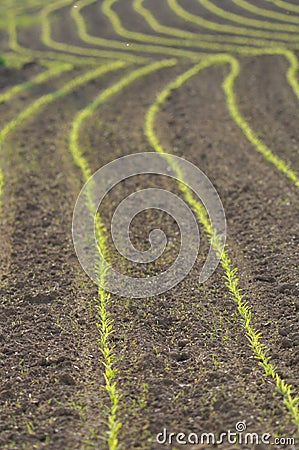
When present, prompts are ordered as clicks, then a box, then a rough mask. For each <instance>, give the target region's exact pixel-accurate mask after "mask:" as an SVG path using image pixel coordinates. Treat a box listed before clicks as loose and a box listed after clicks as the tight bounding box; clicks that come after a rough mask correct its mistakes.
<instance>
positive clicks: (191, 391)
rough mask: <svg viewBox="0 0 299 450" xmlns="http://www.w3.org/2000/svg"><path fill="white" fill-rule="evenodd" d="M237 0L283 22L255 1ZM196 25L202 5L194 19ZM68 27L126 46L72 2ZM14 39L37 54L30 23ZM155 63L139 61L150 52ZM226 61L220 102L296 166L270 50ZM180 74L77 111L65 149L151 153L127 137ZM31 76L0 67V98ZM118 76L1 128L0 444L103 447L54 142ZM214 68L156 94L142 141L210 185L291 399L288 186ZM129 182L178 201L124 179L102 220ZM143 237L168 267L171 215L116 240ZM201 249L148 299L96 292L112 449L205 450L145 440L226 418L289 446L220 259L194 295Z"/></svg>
mask: <svg viewBox="0 0 299 450" xmlns="http://www.w3.org/2000/svg"><path fill="white" fill-rule="evenodd" d="M128 3H129V2H128ZM165 3H166V4H165V5H164V2H163V6H161V9H160V15H159V2H157V1H154V0H153V1H151V0H148V1H146V2H145V5H146V6H147V7H148V8H149V9H150V10H151V11H152V12H153V13H154V12H155V16H156V17H157V18H159V20H160V22H161V23H164V24H167V25H168V26H173V27H177V28H179V27H180V28H181V29H184V30H189V31H193V32H197V31H198V28H197V26H196V25H195V24H191V23H187V22H185V21H184V20H183V19H182V18H179V17H177V16H176V15H175V14H174V13H173V12H172V11H170V10H169V9H168V8H167V2H165ZM223 3H225V5H226V6H225V7H226V8H227V10H230V11H232V12H234V13H236V14H238V13H239V9H238V8H237V7H236V6H232V7H231V9H230V4H231V3H232V2H223ZM252 3H254V4H255V5H259V4H260V3H262V4H263V6H264V7H265V8H266V6H267V8H268V9H269V10H271V11H276V12H277V11H278V10H279V11H280V12H282V10H281V9H279V8H277V7H276V6H275V5H273V6H271V2H269V3H268V2H257V1H256V2H252ZM74 4H75V3H74ZM181 4H182V5H183V2H181ZM217 4H220V2H219V1H218V3H217ZM292 4H294V5H295V4H296V3H295V2H293V3H292ZM265 5H266V6H265ZM185 6H186V9H188V8H189V11H190V12H193V13H194V14H196V15H198V16H199V15H201V10H200V7H199V6H198V5H197V4H196V1H194V2H192V1H191V0H188V2H186V5H185ZM187 7H188V8H187ZM83 11H85V10H83ZM115 11H117V13H118V14H119V16H120V17H121V18H122V23H123V26H124V27H126V28H128V29H130V30H137V31H138V32H143V33H147V34H150V33H151V34H153V33H154V32H153V31H152V30H151V29H150V27H149V25H148V24H147V23H146V22H145V21H144V19H141V18H139V19H138V14H137V13H136V12H133V11H131V8H130V6H129V4H128V5H126V4H124V2H122V4H121V5H118V6H117V7H115ZM284 12H285V11H284ZM246 14H247V17H251V18H253V17H256V16H254V15H253V14H251V13H249V12H248V13H244V14H243V15H246ZM67 15H68V8H62V9H61V10H58V11H56V12H55V14H53V15H51V20H52V21H53V38H55V39H56V40H57V41H59V42H65V43H67V44H73V45H80V46H81V47H82V48H83V50H82V55H83V56H84V48H87V44H86V43H83V42H81V41H80V39H79V37H78V34H77V32H76V28H74V27H75V26H74V23H73V22H72V20H71V19H70V18H67V19H66V20H65V21H64V20H63V17H67ZM291 15H292V17H293V16H294V17H295V13H291ZM211 16H212V13H208V12H207V11H205V13H202V17H205V18H207V19H209V20H211ZM84 18H85V20H86V22H87V23H88V29H89V32H90V33H91V34H93V35H98V36H102V37H105V38H107V39H114V40H120V41H124V40H125V39H124V38H122V37H120V36H118V35H117V34H116V32H115V30H113V28H112V26H111V23H110V22H109V21H108V19H107V17H104V16H103V15H101V14H100V10H99V7H98V8H96V6H95V5H90V6H88V7H87V8H86V11H85V13H84ZM259 19H261V18H260V17H259ZM264 19H265V18H264ZM213 20H217V17H216V19H215V16H213ZM268 20H270V19H268ZM298 20H299V19H298ZM218 23H227V21H225V19H219V20H218ZM298 23H299V22H298ZM281 25H282V31H283V26H284V24H281ZM200 31H202V30H200ZM215 34H216V32H215ZM37 36H38V37H37ZM6 37H7V35H6V33H4V32H3V45H2V50H3V52H5V51H7V50H8V48H9V47H8V41H7V39H6ZM164 37H166V36H164ZM125 41H126V40H125ZM19 42H20V44H22V45H24V46H25V47H28V48H29V49H33V48H34V49H36V48H40V49H44V51H45V49H46V47H45V46H44V45H43V44H42V42H41V41H40V24H36V23H34V24H32V25H31V26H28V27H27V28H22V27H20V30H19ZM89 48H95V47H92V46H90V47H89ZM170 48H171V47H170ZM101 49H103V48H101ZM47 50H50V49H47ZM106 50H107V49H106ZM51 51H53V50H52V49H51ZM55 51H56V50H55ZM194 51H201V50H199V49H197V50H194ZM204 51H205V50H204ZM135 54H138V55H141V54H142V53H140V52H138V53H137V52H135ZM82 55H81V56H82ZM124 55H125V52H124ZM295 55H296V52H295ZM143 56H148V55H147V54H145V55H143ZM162 56H163V55H158V56H157V57H156V56H155V55H154V56H153V55H149V57H151V58H153V60H154V59H157V60H158V59H162ZM297 56H298V53H297ZM167 57H168V55H167ZM111 59H113V58H111ZM238 60H239V63H240V65H241V71H240V75H239V77H238V79H237V81H236V83H235V93H236V97H237V99H238V107H239V111H240V113H241V114H242V116H243V117H245V118H246V120H247V122H248V123H249V125H250V126H251V128H252V129H253V130H255V133H256V134H257V135H258V136H259V137H260V139H262V141H263V142H264V143H266V144H267V146H268V147H269V148H270V149H271V150H272V152H273V153H274V154H276V155H278V156H280V157H281V158H282V159H283V160H284V161H285V162H286V163H287V164H288V165H289V167H291V168H292V169H293V170H294V171H295V172H296V173H298V169H299V159H298V146H299V131H298V111H299V105H298V99H297V98H296V96H295V94H294V92H293V91H292V89H291V87H290V85H289V84H288V83H287V81H286V76H285V75H286V72H287V70H288V63H287V61H286V59H285V57H284V56H283V55H266V54H264V55H258V56H250V55H247V56H238ZM101 63H102V60H101ZM191 66H192V61H186V60H185V59H182V61H180V60H179V61H178V64H177V65H176V66H175V67H173V68H164V69H161V70H158V71H155V72H153V73H151V74H150V75H147V76H145V77H142V78H140V79H138V80H136V81H135V82H134V83H133V84H130V85H128V86H127V87H125V88H124V89H122V90H121V91H120V92H118V93H117V94H115V95H114V96H112V97H111V98H109V100H108V101H107V102H106V103H105V104H103V105H101V107H100V108H98V109H97V110H96V111H95V112H94V114H93V115H92V117H91V118H88V120H87V121H86V123H84V127H82V129H81V134H80V146H81V147H82V148H83V149H84V156H85V158H86V160H87V161H88V163H89V166H90V168H91V171H92V172H95V171H96V170H97V169H98V168H99V167H101V166H103V165H105V164H106V163H108V162H110V161H112V160H114V159H116V158H118V157H120V156H123V155H129V154H132V153H136V152H146V151H153V150H152V148H151V147H150V145H149V143H148V142H147V139H146V137H145V135H144V117H145V114H146V111H147V110H148V107H149V105H150V104H152V103H153V102H154V101H155V97H156V95H157V93H158V92H160V91H161V90H162V89H163V88H164V87H165V86H166V85H167V84H168V83H169V81H170V80H171V79H173V78H174V77H175V76H177V75H179V74H181V73H182V72H183V71H184V70H187V68H188V67H191ZM136 67H137V66H136ZM42 70H44V64H43V61H42V58H41V57H38V56H36V55H34V54H29V55H28V56H27V62H19V64H18V67H5V66H0V88H1V92H5V90H7V89H9V88H10V87H11V86H14V85H16V84H19V83H21V82H24V81H26V80H29V79H31V78H32V77H35V76H36V75H37V74H38V73H40V72H42ZM130 70H131V68H130ZM130 70H129V69H128V68H124V69H121V72H117V73H116V72H112V75H111V74H109V73H108V74H106V75H104V76H102V77H101V78H99V79H96V80H93V81H90V82H87V83H85V84H84V85H82V86H80V87H78V88H76V89H74V90H73V91H72V92H70V93H69V94H67V95H65V96H63V97H61V98H57V99H55V100H54V101H52V102H50V103H49V104H47V105H46V106H45V107H43V108H41V109H40V110H39V111H38V112H37V113H35V114H34V115H32V116H31V117H29V118H28V119H26V120H25V121H24V122H22V123H21V124H20V125H19V126H18V127H16V128H15V129H13V130H12V132H11V133H10V134H9V135H8V137H7V138H6V140H5V142H4V144H3V145H2V147H1V155H0V165H1V169H2V172H3V174H4V186H3V193H2V196H1V217H0V229H1V233H0V250H1V256H0V263H1V267H0V274H1V282H0V283H1V284H0V295H1V309H0V342H1V347H0V355H1V358H0V368H1V371H0V373H1V386H0V448H1V449H16V450H18V449H50V450H67V449H92V448H94V449H100V450H102V449H103V450H105V449H108V448H109V449H112V448H114V447H111V446H109V444H108V441H107V436H108V423H107V417H108V416H109V414H110V409H109V408H110V402H109V398H108V395H107V393H106V391H105V379H104V375H103V372H104V367H103V356H102V353H101V349H100V345H99V331H98V329H97V326H96V322H97V312H96V302H97V300H96V299H97V287H96V286H95V285H94V284H93V283H92V281H91V280H90V279H89V278H88V277H87V276H86V274H85V273H84V271H83V269H82V268H81V266H80V264H79V262H78V260H77V257H76V254H75V250H74V247H73V243H72V234H71V226H72V213H73V208H74V205H75V202H76V198H77V196H78V194H79V192H80V189H81V187H82V185H83V179H82V175H81V172H80V169H79V168H78V167H77V166H76V165H75V164H74V162H73V158H72V156H71V154H70V152H69V151H68V145H69V144H68V136H69V131H70V127H71V124H72V120H73V119H74V116H75V114H76V112H77V111H79V110H80V109H82V108H84V107H85V106H86V105H88V104H89V103H90V102H91V101H92V100H93V99H94V97H95V96H96V95H98V94H99V93H100V91H101V90H104V89H105V88H107V87H109V86H110V85H112V84H113V83H114V82H116V81H118V80H119V79H120V77H121V76H124V75H126V74H127V73H129V72H130ZM85 71H86V68H85V67H84V65H83V66H82V65H79V64H78V65H76V64H74V67H73V69H72V70H71V71H69V72H66V73H64V74H62V75H60V76H56V77H55V78H52V79H50V80H48V81H46V82H45V83H43V84H41V85H36V86H33V87H32V88H31V89H28V90H25V91H24V92H21V93H19V94H17V95H15V96H14V97H13V98H12V99H10V100H8V101H5V102H2V103H1V104H0V120H1V127H2V128H3V127H4V126H5V125H6V124H7V123H8V122H9V121H10V120H12V119H13V118H14V117H16V116H17V114H19V113H20V112H21V111H22V110H23V109H24V108H25V107H27V106H28V105H29V104H30V103H31V102H32V101H34V100H35V99H37V98H39V97H41V96H42V95H44V94H45V93H47V92H52V91H54V90H56V89H58V88H59V87H61V86H63V84H65V83H66V82H68V81H70V80H71V79H72V78H75V77H76V76H79V75H80V74H83V73H84V72H85ZM228 71H229V68H228V66H227V65H225V64H223V65H216V66H211V67H209V68H206V69H204V70H203V71H201V72H200V73H199V74H197V75H196V76H194V77H192V78H191V79H190V80H189V81H187V82H186V83H185V84H184V85H182V86H181V87H180V88H179V89H177V90H175V91H173V92H172V93H171V95H169V96H168V98H167V100H166V102H165V103H164V105H163V107H162V109H161V111H160V112H159V113H158V116H157V120H156V133H157V136H158V137H159V139H160V142H161V144H162V146H163V148H164V149H165V150H166V151H168V152H170V153H172V154H175V155H178V156H182V157H184V158H185V159H187V160H189V161H191V162H193V163H194V164H195V165H196V166H198V167H199V168H200V169H201V170H202V171H203V172H205V174H206V175H207V176H208V177H209V178H210V180H211V181H212V183H213V184H214V186H215V187H216V189H217V191H218V193H219V195H220V197H221V200H222V202H223V205H224V209H225V213H226V218H227V224H228V237H227V247H228V249H229V254H230V257H231V259H232V263H233V266H234V267H237V268H238V275H239V279H240V287H241V288H242V290H243V293H244V295H245V298H246V300H247V301H248V304H249V306H250V309H251V311H252V323H253V326H254V327H255V328H256V329H257V330H259V331H261V332H262V342H263V344H265V345H266V346H267V347H268V348H269V357H271V362H272V364H273V366H274V367H275V368H276V372H277V373H278V374H279V375H280V377H281V378H282V379H283V380H284V381H285V382H286V383H288V384H290V385H292V386H293V387H292V394H293V396H294V397H295V396H296V393H297V395H298V390H299V331H298V330H299V326H298V322H299V316H298V312H299V284H298V242H299V237H298V236H299V234H298V206H299V205H298V187H296V186H295V184H294V183H292V181H291V180H289V179H288V178H287V177H286V176H285V175H284V174H282V173H281V172H280V171H279V170H277V168H276V167H274V166H273V165H272V164H271V163H269V162H268V161H266V160H265V159H264V157H263V156H262V155H261V154H260V153H258V152H257V151H256V148H255V147H254V146H253V145H252V143H250V142H249V141H248V140H247V139H246V137H245V136H244V134H243V133H242V130H241V129H240V128H239V127H238V125H237V124H236V123H235V122H234V121H233V120H232V118H231V116H230V114H229V112H228V109H227V105H226V99H225V94H224V92H223V89H222V88H221V84H222V82H223V79H224V78H225V76H227V75H228ZM141 185H142V187H143V188H146V187H153V186H156V187H160V188H162V189H166V190H169V191H171V192H175V193H176V194H177V195H180V191H179V190H178V187H177V186H176V185H175V184H174V183H172V182H171V181H169V180H168V179H167V178H166V177H165V178H163V177H162V179H161V177H160V178H159V177H158V176H148V177H142V179H141V178H138V177H136V179H134V178H133V179H131V180H129V181H127V182H126V183H123V184H122V185H120V186H119V187H118V188H117V189H115V190H114V191H112V192H111V194H110V197H109V199H108V200H107V201H106V202H105V203H104V205H103V207H102V210H101V211H100V213H101V216H102V219H103V221H104V223H105V225H106V227H107V228H109V222H110V220H111V217H112V215H113V213H114V211H115V207H116V206H117V204H118V203H119V202H120V201H121V200H122V199H123V198H124V197H126V196H127V195H129V194H130V193H131V192H134V191H136V190H138V189H139V187H140V186H141ZM158 227H162V228H163V230H164V231H165V233H166V235H167V236H168V238H169V239H171V240H172V242H173V247H172V251H171V252H170V254H169V255H168V258H170V259H166V260H164V261H163V260H162V262H161V264H162V266H161V267H164V265H166V266H167V265H168V264H169V261H171V260H172V259H173V258H174V257H175V254H176V252H177V248H178V245H179V240H178V238H177V234H178V233H177V232H178V228H177V225H176V224H175V223H174V222H173V220H172V219H171V218H170V217H169V216H167V215H166V214H162V213H155V212H153V211H147V212H144V213H141V214H140V215H139V216H138V217H137V218H136V220H135V221H134V222H133V223H132V229H131V231H132V236H133V242H134V243H135V244H136V247H137V248H143V246H145V248H146V246H147V238H148V234H149V231H150V230H151V229H153V228H158ZM107 242H108V247H109V249H110V251H111V255H112V256H111V258H112V260H113V261H114V264H115V265H116V267H117V268H118V269H120V270H122V271H126V270H127V268H126V264H125V262H124V260H123V259H122V258H118V256H117V254H116V253H115V250H114V249H113V242H112V241H111V237H109V238H108V241H107ZM208 249H209V245H208V241H207V239H206V237H205V236H204V233H202V239H201V253H200V255H199V257H198V260H197V262H196V264H195V265H194V267H193V269H192V271H191V272H190V274H189V275H188V277H186V278H185V279H184V280H183V281H182V282H181V283H180V284H178V285H177V286H176V287H175V288H173V289H171V290H170V291H168V292H166V293H165V294H163V295H160V296H156V297H151V298H148V299H130V298H123V297H118V296H115V295H112V296H111V301H110V303H109V305H108V307H107V308H108V310H109V313H110V317H111V319H112V320H113V334H112V335H111V337H110V341H109V342H110V344H111V346H113V351H114V354H115V360H114V365H115V367H116V369H117V374H116V377H115V380H114V381H115V382H116V386H117V390H118V392H119V394H120V401H119V408H118V411H117V417H118V419H119V421H120V422H121V423H122V426H121V428H120V430H119V433H118V447H117V448H120V449H124V450H131V449H134V448H135V449H144V450H146V449H152V450H156V449H159V448H163V446H164V447H167V448H172V449H180V448H190V449H191V448H192V449H204V448H211V447H212V446H211V445H207V444H203V445H201V444H198V445H189V444H188V445H187V444H186V445H179V444H178V443H177V442H175V440H173V441H172V444H167V443H165V445H162V444H159V443H158V442H157V440H156V436H157V434H158V433H161V432H163V430H164V429H167V432H168V434H169V433H176V434H177V433H185V434H186V435H188V434H189V433H197V434H198V435H200V434H201V433H215V435H216V436H219V435H220V434H221V433H222V432H227V430H232V431H235V426H236V424H237V423H238V422H245V423H246V426H247V431H248V432H252V433H258V434H259V435H260V436H262V434H265V433H269V434H270V435H271V439H272V441H273V440H274V438H276V437H284V438H294V439H296V438H297V445H298V442H299V441H298V434H296V432H297V427H296V424H295V423H294V417H292V414H291V413H290V411H289V410H288V408H287V406H286V405H285V404H284V402H283V397H282V395H281V393H280V392H279V390H278V389H277V387H276V385H275V381H274V380H273V379H272V378H271V377H269V376H266V374H265V373H264V370H263V368H262V367H261V366H260V365H259V363H258V361H257V359H256V358H255V356H254V353H253V351H252V349H251V348H250V346H249V344H248V340H247V338H246V334H245V331H244V323H243V322H242V319H241V317H240V315H239V312H238V309H237V306H236V303H235V302H234V301H233V300H232V298H231V296H230V295H229V292H228V290H227V287H226V285H225V279H224V273H223V269H222V268H221V267H220V266H219V267H218V268H217V270H216V272H215V273H214V274H213V276H212V277H211V278H210V279H209V280H208V281H207V282H206V283H205V284H204V285H201V286H199V285H198V274H199V271H200V268H201V267H202V265H203V262H204V260H205V258H206V256H207V252H208ZM161 267H160V269H161ZM156 269H157V267H156ZM134 271H135V273H137V275H140V276H144V267H139V268H138V267H135V266H134ZM297 414H298V412H297ZM297 419H298V416H297ZM115 448H116V447H115ZM219 448H223V449H227V448H234V449H245V448H252V449H253V448H256V449H267V448H273V449H276V448H277V449H278V448H289V449H295V448H297V447H296V443H292V444H289V443H288V444H283V443H282V444H275V445H268V444H263V443H260V444H259V445H251V444H250V445H244V444H242V443H235V444H233V443H232V442H231V443H228V442H223V443H222V444H219Z"/></svg>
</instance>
